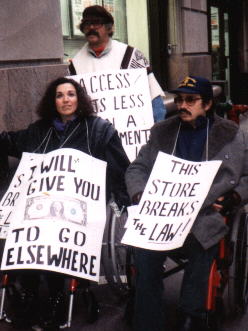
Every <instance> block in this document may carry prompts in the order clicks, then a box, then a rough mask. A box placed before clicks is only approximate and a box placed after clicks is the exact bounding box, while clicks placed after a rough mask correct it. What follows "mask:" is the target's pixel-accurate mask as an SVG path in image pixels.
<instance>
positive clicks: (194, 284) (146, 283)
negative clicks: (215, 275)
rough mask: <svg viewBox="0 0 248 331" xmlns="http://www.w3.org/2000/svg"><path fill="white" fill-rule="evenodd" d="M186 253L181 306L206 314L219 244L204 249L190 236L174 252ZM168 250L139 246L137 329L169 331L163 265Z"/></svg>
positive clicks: (136, 253) (196, 314)
mask: <svg viewBox="0 0 248 331" xmlns="http://www.w3.org/2000/svg"><path fill="white" fill-rule="evenodd" d="M179 253H180V256H181V254H183V256H184V257H186V258H187V259H188V264H187V266H186V268H185V272H184V277H183V282H182V287H181V295H180V302H179V308H180V310H181V311H182V312H183V313H186V314H189V315H193V316H199V317H202V316H203V314H204V313H205V300H206V295H207V288H208V276H209V271H210V267H211V264H212V262H213V260H214V258H215V256H216V255H217V253H218V245H215V246H213V247H211V248H209V249H208V250H204V249H203V248H202V246H201V245H200V243H199V242H198V241H197V240H196V239H195V238H194V237H193V236H192V235H189V236H188V238H187V239H186V241H185V243H184V246H183V247H182V248H180V249H177V250H174V251H173V252H172V254H177V255H178V254H179ZM169 255H170V252H168V251H166V252H165V251H150V250H145V249H139V248H137V249H136V250H135V264H136V268H137V278H136V288H135V307H134V330H135V331H144V330H145V331H162V330H165V311H164V302H163V264H164V261H165V259H166V257H167V256H169Z"/></svg>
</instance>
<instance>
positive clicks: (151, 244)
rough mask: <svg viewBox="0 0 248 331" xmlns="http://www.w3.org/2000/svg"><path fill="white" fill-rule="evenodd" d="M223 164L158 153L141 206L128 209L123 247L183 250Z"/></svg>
mask: <svg viewBox="0 0 248 331" xmlns="http://www.w3.org/2000/svg"><path fill="white" fill-rule="evenodd" d="M221 162H222V161H207V162H192V161H186V160H184V159H180V158H177V157H175V156H173V155H168V154H165V153H163V152H159V153H158V156H157V159H156V162H155V164H154V167H153V169H152V172H151V175H150V177H149V180H148V182H147V185H146V187H145V190H144V193H143V195H142V198H141V201H140V203H139V205H137V206H132V207H131V208H129V211H128V214H129V216H128V220H127V223H126V232H125V234H124V236H123V238H122V243H124V244H127V245H132V246H136V247H142V248H146V249H151V250H171V249H175V248H178V247H181V246H182V245H183V243H184V241H185V239H186V237H187V235H188V233H189V231H190V229H191V227H192V225H193V223H194V221H195V219H196V217H197V214H198V213H199V211H200V208H201V206H202V204H203V202H204V200H205V198H206V196H207V194H208V191H209V189H210V187H211V184H212V182H213V180H214V177H215V175H216V173H217V171H218V169H219V167H220V165H221ZM206 174H207V176H206Z"/></svg>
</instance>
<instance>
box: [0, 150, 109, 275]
mask: <svg viewBox="0 0 248 331" xmlns="http://www.w3.org/2000/svg"><path fill="white" fill-rule="evenodd" d="M23 157H24V159H25V160H30V159H32V163H27V162H25V166H26V169H25V168H23V170H24V172H25V173H27V174H29V176H26V177H25V181H23V184H22V187H21V190H20V195H19V198H18V201H17V203H16V204H15V205H14V206H13V209H12V211H11V215H10V227H9V230H8V235H7V239H6V244H5V248H4V253H3V259H2V265H1V269H2V270H10V269H43V270H50V271H56V272H60V273H65V274H68V275H71V276H75V277H81V278H86V279H89V280H93V281H98V280H99V269H100V257H101V247H102V237H103V231H104V227H105V222H106V197H105V180H106V162H104V161H101V160H98V159H96V158H93V157H91V156H89V155H88V154H85V153H83V152H80V151H77V150H74V149H70V148H64V149H58V150H55V151H53V152H50V153H47V154H44V155H40V154H38V155H37V154H30V153H24V155H23ZM21 163H22V164H23V162H21ZM18 169H19V168H18ZM19 170H20V169H19ZM18 173H19V172H18ZM30 174H31V175H30ZM15 179H16V178H14V180H15ZM7 193H8V192H7Z"/></svg>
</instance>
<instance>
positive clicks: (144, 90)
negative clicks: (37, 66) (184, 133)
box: [69, 68, 154, 161]
mask: <svg viewBox="0 0 248 331" xmlns="http://www.w3.org/2000/svg"><path fill="white" fill-rule="evenodd" d="M69 78H72V79H74V80H76V81H77V82H78V83H80V84H81V85H82V86H83V88H84V89H85V91H86V92H87V94H88V95H89V96H90V97H91V99H92V104H93V106H94V109H95V111H96V112H97V114H98V116H101V117H102V118H104V119H108V120H109V121H110V122H111V123H112V124H113V125H114V126H115V128H116V130H117V131H118V133H119V136H120V138H121V141H122V145H123V147H124V149H125V151H126V154H127V156H128V157H129V159H130V161H133V160H134V159H135V158H136V156H137V154H138V151H139V150H140V147H141V146H142V145H144V144H146V143H147V141H148V139H149V135H150V128H151V127H152V125H153V124H154V120H153V112H152V104H151V96H150V90H149V84H148V78H147V71H146V69H144V68H142V69H135V70H134V69H125V70H114V71H102V72H94V73H87V74H82V75H75V76H70V77H69Z"/></svg>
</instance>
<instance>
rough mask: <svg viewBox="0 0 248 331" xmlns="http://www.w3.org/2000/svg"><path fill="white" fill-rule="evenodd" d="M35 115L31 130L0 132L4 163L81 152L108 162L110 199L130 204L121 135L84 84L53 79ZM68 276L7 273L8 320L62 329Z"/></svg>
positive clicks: (30, 272) (108, 194)
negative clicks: (43, 288)
mask: <svg viewBox="0 0 248 331" xmlns="http://www.w3.org/2000/svg"><path fill="white" fill-rule="evenodd" d="M37 114H38V115H39V117H40V119H39V120H37V121H36V122H35V123H33V124H31V125H30V126H29V127H28V128H26V129H24V130H20V131H16V132H2V133H1V134H0V150H1V155H2V157H1V160H2V159H4V157H6V156H8V155H9V156H13V157H17V158H21V156H22V153H23V152H31V153H47V152H50V151H53V150H56V149H59V148H62V147H64V148H74V149H77V150H80V151H82V152H85V153H87V154H89V155H91V156H94V157H96V158H98V159H101V160H104V161H106V162H107V184H106V187H107V189H106V191H107V192H106V195H107V199H106V201H108V200H109V199H110V197H111V196H112V195H114V198H115V201H116V202H117V203H118V204H119V205H121V206H122V205H128V201H129V198H128V195H127V193H126V186H125V179H124V173H125V170H126V168H127V166H128V165H129V160H128V158H127V156H126V154H125V151H124V149H123V147H122V144H121V141H120V138H119V136H118V133H117V131H116V130H115V129H114V127H113V126H112V125H111V123H110V122H109V121H106V120H103V119H102V118H100V117H98V116H96V114H95V113H94V110H93V107H92V104H91V102H90V99H89V98H88V96H87V95H86V93H85V91H84V89H83V88H82V87H81V85H80V84H78V83H77V82H76V81H74V80H73V79H68V78H64V77H62V78H58V79H56V80H54V81H52V82H51V83H50V84H49V86H48V87H47V90H46V92H45V94H44V96H43V98H42V99H41V101H40V104H39V106H38V110H37ZM41 274H42V277H43V278H45V279H46V281H47V282H48V298H47V299H46V300H45V306H46V309H45V310H44V309H41V310H42V311H45V315H46V316H45V318H43V319H42V318H41V316H39V315H40V310H39V308H40V307H39V304H37V298H38V294H39V285H40V278H41V277H40V276H41ZM65 278H66V277H65V276H63V275H62V276H61V274H56V273H53V272H43V273H42V272H41V271H35V270H25V271H24V270H14V271H13V272H9V279H10V285H11V284H12V285H13V286H9V287H8V293H9V300H8V301H9V303H10V306H11V307H10V308H11V311H12V313H11V311H10V312H9V314H11V315H10V316H8V317H9V318H10V320H12V322H13V323H14V324H15V325H17V326H22V327H23V326H25V325H26V326H30V325H34V324H36V323H40V322H41V323H42V324H43V327H45V328H46V329H49V328H50V330H56V329H57V328H59V325H60V324H61V323H63V322H64V321H65V318H66V315H65V313H62V312H64V307H63V303H64V280H65ZM17 284H18V287H17V286H16V285H17ZM40 318H41V321H40Z"/></svg>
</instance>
